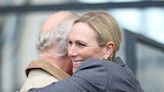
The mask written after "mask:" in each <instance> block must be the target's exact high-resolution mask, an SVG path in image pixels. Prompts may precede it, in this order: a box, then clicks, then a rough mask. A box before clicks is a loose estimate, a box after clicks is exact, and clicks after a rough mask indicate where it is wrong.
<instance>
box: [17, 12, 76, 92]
mask: <svg viewBox="0 0 164 92" xmlns="http://www.w3.org/2000/svg"><path fill="white" fill-rule="evenodd" d="M77 17H78V16H77V15H75V14H73V13H71V12H69V11H60V12H57V13H54V14H52V15H51V16H49V17H48V19H47V20H46V21H45V23H44V25H43V26H42V28H41V30H40V34H39V39H38V44H37V49H38V55H39V59H38V60H34V61H32V62H31V63H30V64H29V66H28V67H27V69H26V71H25V72H26V76H27V79H26V80H25V83H24V85H23V87H22V88H21V90H20V91H22V92H24V91H27V90H29V89H31V88H41V87H45V86H47V85H49V84H51V83H53V82H56V81H58V80H63V79H65V78H67V77H69V76H70V75H72V62H71V61H70V59H69V57H68V55H67V50H66V47H67V44H66V43H67V36H68V33H69V32H70V30H71V27H72V25H73V23H74V21H75V20H76V19H77Z"/></svg>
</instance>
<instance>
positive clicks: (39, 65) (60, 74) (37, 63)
mask: <svg viewBox="0 0 164 92" xmlns="http://www.w3.org/2000/svg"><path fill="white" fill-rule="evenodd" d="M34 69H41V70H44V71H46V72H47V73H49V74H51V75H52V76H54V77H55V78H57V79H59V80H63V79H65V78H67V77H69V74H67V73H66V72H64V71H63V70H61V69H59V68H57V67H55V66H53V65H52V64H50V63H48V62H46V61H43V60H34V61H32V62H31V63H30V64H29V66H28V67H27V68H26V70H25V73H26V76H28V74H29V72H30V71H31V70H34Z"/></svg>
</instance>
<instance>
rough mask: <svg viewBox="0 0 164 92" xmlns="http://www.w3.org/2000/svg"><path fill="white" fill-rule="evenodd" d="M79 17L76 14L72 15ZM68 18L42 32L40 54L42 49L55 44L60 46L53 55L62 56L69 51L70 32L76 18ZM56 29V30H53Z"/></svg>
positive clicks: (38, 46)
mask: <svg viewBox="0 0 164 92" xmlns="http://www.w3.org/2000/svg"><path fill="white" fill-rule="evenodd" d="M73 17H77V16H76V15H74V16H72V18H73ZM72 18H67V19H66V20H64V21H62V22H61V23H60V24H59V26H57V27H54V29H52V31H49V32H46V33H45V32H44V33H43V32H40V33H39V37H38V43H37V50H38V54H39V55H42V51H43V50H44V49H46V48H49V47H50V46H51V45H53V44H55V45H57V47H58V48H56V49H55V50H54V52H53V53H52V56H57V57H62V56H64V55H65V54H66V53H67V45H68V34H69V32H70V31H71V28H72V25H73V23H74V20H73V19H72ZM53 30H54V31H53Z"/></svg>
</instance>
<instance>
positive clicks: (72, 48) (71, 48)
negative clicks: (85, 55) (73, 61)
mask: <svg viewBox="0 0 164 92" xmlns="http://www.w3.org/2000/svg"><path fill="white" fill-rule="evenodd" d="M76 55H78V53H77V51H76V47H75V46H74V45H72V46H69V48H68V56H70V57H73V56H76Z"/></svg>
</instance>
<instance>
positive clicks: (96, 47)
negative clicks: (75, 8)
mask: <svg viewBox="0 0 164 92" xmlns="http://www.w3.org/2000/svg"><path fill="white" fill-rule="evenodd" d="M120 43H121V32H120V29H119V26H118V24H117V23H116V21H115V19H114V18H113V17H112V16H111V15H109V14H107V13H105V12H89V13H87V14H84V15H83V16H81V17H80V18H79V19H78V20H76V21H75V23H74V26H73V28H72V31H71V33H70V35H69V46H68V55H69V56H70V57H71V60H72V61H73V70H74V72H75V71H76V70H77V69H79V67H80V65H81V64H82V63H83V62H84V61H85V60H86V59H88V58H91V57H92V58H98V59H102V60H105V61H106V62H105V65H106V67H110V68H108V69H106V70H105V71H107V72H110V73H111V74H109V75H107V76H108V77H107V80H108V81H109V80H110V81H109V83H110V82H113V83H114V84H111V85H110V84H108V85H104V86H107V88H106V90H107V91H110V92H141V88H140V86H139V84H138V82H137V80H136V79H135V76H134V74H133V73H132V72H131V71H130V70H129V68H127V67H125V66H126V65H125V64H124V63H123V62H122V60H121V59H120V58H119V57H115V54H116V52H117V51H118V50H119V47H120ZM102 62H103V61H102ZM110 76H114V78H113V77H110ZM111 78H112V79H111ZM124 83H125V84H124ZM117 86H119V87H117Z"/></svg>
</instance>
